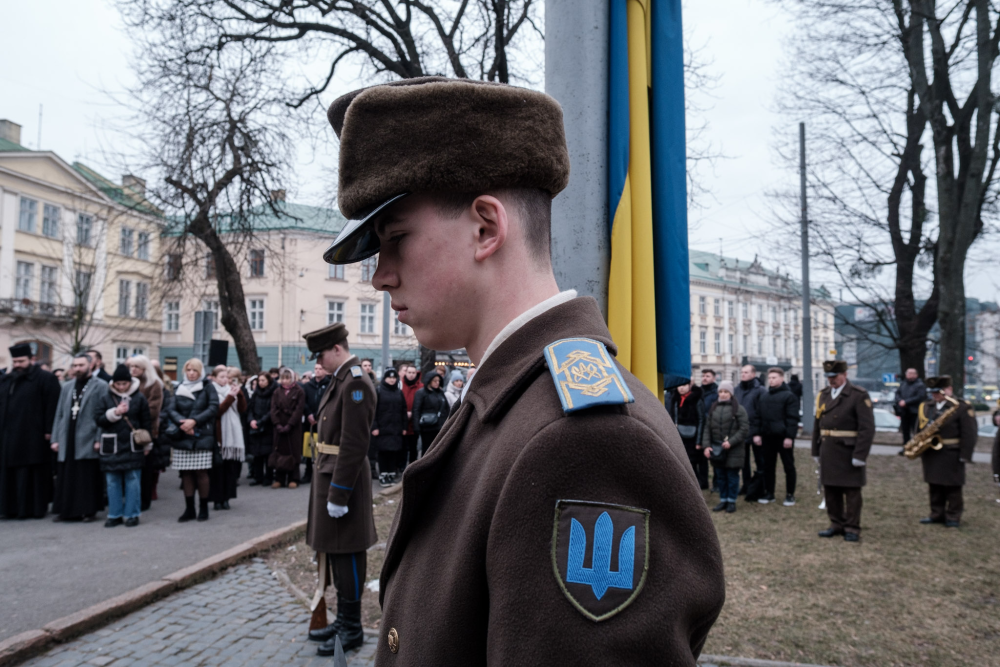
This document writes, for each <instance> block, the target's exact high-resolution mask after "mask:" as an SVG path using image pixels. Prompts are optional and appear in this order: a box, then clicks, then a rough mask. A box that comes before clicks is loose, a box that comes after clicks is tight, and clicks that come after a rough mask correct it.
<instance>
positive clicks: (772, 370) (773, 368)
mask: <svg viewBox="0 0 1000 667" xmlns="http://www.w3.org/2000/svg"><path fill="white" fill-rule="evenodd" d="M767 372H768V374H771V373H777V374H778V375H780V376H781V377H785V371H784V369H782V368H778V367H777V366H771V367H770V368H768V369H767Z"/></svg>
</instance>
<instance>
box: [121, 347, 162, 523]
mask: <svg viewBox="0 0 1000 667" xmlns="http://www.w3.org/2000/svg"><path fill="white" fill-rule="evenodd" d="M128 370H129V373H130V374H131V375H132V377H134V378H137V379H138V380H139V392H140V393H141V394H142V395H143V398H145V399H146V403H147V404H148V405H149V419H150V424H151V426H150V429H149V434H150V435H151V436H153V446H152V448H151V449H150V452H149V454H147V455H146V456H145V457H143V458H144V460H143V465H142V473H141V480H140V486H141V493H140V497H141V509H142V511H143V512H145V511H146V510H148V509H149V506H150V505H151V504H152V501H153V500H155V499H156V483H157V481H159V479H160V470H161V469H163V468H165V467H166V466H168V465H170V448H169V447H164V446H162V445H159V444H157V443H158V442H159V435H160V412H161V411H162V410H163V399H164V394H165V390H164V385H163V380H161V379H160V378H159V376H158V375H157V374H156V369H155V368H153V364H152V363H151V362H150V361H149V357H147V356H145V355H143V354H136V355H133V356H132V357H129V360H128ZM164 450H166V451H165V452H164ZM164 455H165V457H166V460H165V461H164Z"/></svg>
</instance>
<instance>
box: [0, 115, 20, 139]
mask: <svg viewBox="0 0 1000 667" xmlns="http://www.w3.org/2000/svg"><path fill="white" fill-rule="evenodd" d="M0 139H6V140H7V141H12V142H14V143H15V144H20V143H21V126H20V125H18V124H17V123H15V122H14V121H12V120H7V119H6V118H3V119H0Z"/></svg>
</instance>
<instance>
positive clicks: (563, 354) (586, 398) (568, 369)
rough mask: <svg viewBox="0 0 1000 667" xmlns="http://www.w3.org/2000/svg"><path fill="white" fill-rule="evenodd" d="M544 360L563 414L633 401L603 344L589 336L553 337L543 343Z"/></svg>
mask: <svg viewBox="0 0 1000 667" xmlns="http://www.w3.org/2000/svg"><path fill="white" fill-rule="evenodd" d="M545 361H546V363H548V365H549V372H550V373H551V374H552V381H553V382H555V385H556V393H558V394H559V402H560V403H562V408H563V412H564V413H566V414H570V413H571V412H577V411H578V410H586V409H587V408H593V407H596V406H598V405H625V404H627V403H633V402H634V401H635V398H633V397H632V392H631V391H629V388H628V386H627V385H626V384H625V380H624V378H622V375H621V373H620V372H618V367H617V366H615V364H614V361H612V359H611V355H610V354H609V353H608V348H606V347H605V346H604V344H603V343H600V342H598V341H596V340H591V339H589V338H564V339H562V340H557V341H556V342H554V343H552V344H551V345H548V346H546V348H545Z"/></svg>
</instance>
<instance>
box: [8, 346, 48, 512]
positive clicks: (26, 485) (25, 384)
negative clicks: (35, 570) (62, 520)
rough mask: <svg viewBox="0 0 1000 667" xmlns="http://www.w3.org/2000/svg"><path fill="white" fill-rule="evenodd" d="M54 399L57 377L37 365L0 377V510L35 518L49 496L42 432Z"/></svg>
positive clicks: (45, 442) (45, 433)
mask: <svg viewBox="0 0 1000 667" xmlns="http://www.w3.org/2000/svg"><path fill="white" fill-rule="evenodd" d="M58 404H59V380H57V379H56V376H55V375H53V374H52V373H49V372H47V371H44V370H42V369H41V368H39V367H38V366H29V367H28V368H27V369H26V370H24V371H11V372H10V373H7V374H6V375H4V376H2V377H0V515H2V516H5V517H7V518H9V519H29V518H41V517H44V516H45V513H46V512H47V511H48V505H49V502H50V501H51V500H52V459H53V456H52V450H51V448H50V447H49V445H50V441H49V440H48V439H46V437H45V436H47V435H49V436H51V434H52V422H53V421H54V420H55V416H56V406H57V405H58Z"/></svg>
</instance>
